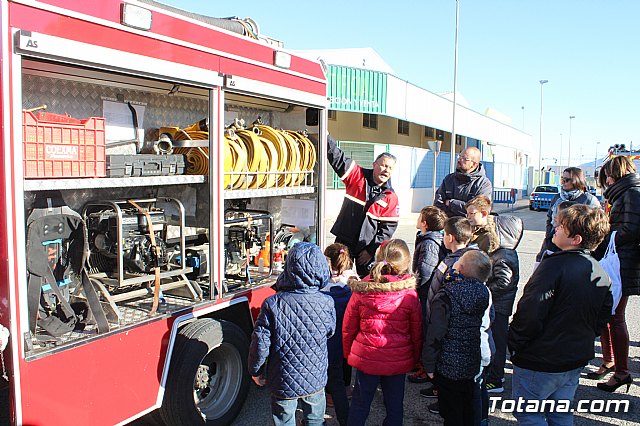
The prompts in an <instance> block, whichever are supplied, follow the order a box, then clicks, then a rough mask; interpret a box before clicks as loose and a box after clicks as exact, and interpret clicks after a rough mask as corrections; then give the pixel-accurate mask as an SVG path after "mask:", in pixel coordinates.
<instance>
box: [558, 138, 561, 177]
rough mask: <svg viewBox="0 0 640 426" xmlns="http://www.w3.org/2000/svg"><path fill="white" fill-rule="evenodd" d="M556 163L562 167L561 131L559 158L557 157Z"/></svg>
mask: <svg viewBox="0 0 640 426" xmlns="http://www.w3.org/2000/svg"><path fill="white" fill-rule="evenodd" d="M558 165H560V169H562V133H560V158H558Z"/></svg>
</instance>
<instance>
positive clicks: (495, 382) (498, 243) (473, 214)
mask: <svg viewBox="0 0 640 426" xmlns="http://www.w3.org/2000/svg"><path fill="white" fill-rule="evenodd" d="M465 208H466V209H467V217H468V218H469V222H471V224H472V225H473V227H474V228H473V237H472V238H471V242H473V243H476V244H477V245H478V248H479V249H480V250H482V251H484V252H485V253H487V254H488V255H489V258H491V261H492V262H493V267H492V270H491V275H490V276H489V280H488V281H487V286H488V287H489V290H490V291H491V296H492V299H493V306H494V308H495V318H494V321H493V323H492V324H491V335H492V337H493V341H494V343H495V353H494V354H493V360H492V361H491V364H490V365H489V367H488V368H487V375H486V388H487V392H489V393H501V392H503V391H504V387H503V385H502V382H503V379H504V365H505V362H506V359H507V331H508V330H509V317H510V316H511V313H512V311H513V304H514V302H515V299H516V293H517V291H518V283H519V281H520V262H519V259H518V252H517V251H516V248H517V247H518V244H519V243H520V240H521V239H522V235H523V233H524V226H523V223H522V219H520V218H519V217H516V216H510V215H500V216H499V215H495V214H491V200H490V199H489V198H488V197H486V196H484V195H479V196H477V197H475V198H473V199H471V200H469V201H468V202H467V204H466V205H465Z"/></svg>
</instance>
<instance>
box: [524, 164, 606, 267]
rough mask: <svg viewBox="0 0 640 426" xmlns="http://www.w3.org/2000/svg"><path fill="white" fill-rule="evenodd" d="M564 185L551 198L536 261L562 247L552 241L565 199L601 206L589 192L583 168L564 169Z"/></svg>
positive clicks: (575, 202)
mask: <svg viewBox="0 0 640 426" xmlns="http://www.w3.org/2000/svg"><path fill="white" fill-rule="evenodd" d="M560 180H561V182H562V186H561V188H560V193H559V194H558V195H556V196H555V197H553V198H552V199H551V206H550V207H549V211H548V212H547V228H546V232H545V235H544V240H543V241H542V247H540V251H539V252H538V255H537V256H536V262H540V260H542V256H544V254H545V252H546V251H547V250H549V251H552V252H556V251H559V250H560V249H559V248H558V247H556V245H555V244H553V242H552V241H551V239H552V238H553V234H554V231H555V229H556V226H555V223H554V221H555V218H556V216H557V214H558V207H559V206H560V204H562V203H563V202H564V201H569V202H571V203H573V204H585V205H587V206H589V207H600V202H599V201H598V199H597V198H596V197H595V196H593V195H592V194H590V193H589V191H588V190H587V180H586V179H585V177H584V173H583V172H582V169H581V168H579V167H567V168H566V169H564V170H563V171H562V177H561V178H560Z"/></svg>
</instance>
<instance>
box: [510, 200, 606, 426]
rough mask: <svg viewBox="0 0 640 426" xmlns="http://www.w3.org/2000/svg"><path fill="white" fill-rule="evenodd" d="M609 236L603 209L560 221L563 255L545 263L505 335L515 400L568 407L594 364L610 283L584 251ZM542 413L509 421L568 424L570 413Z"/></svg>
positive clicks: (577, 211) (581, 209)
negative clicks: (563, 403) (583, 375)
mask: <svg viewBox="0 0 640 426" xmlns="http://www.w3.org/2000/svg"><path fill="white" fill-rule="evenodd" d="M608 230H609V223H608V222H607V219H606V216H605V214H604V213H603V212H602V210H601V209H592V208H590V207H587V206H585V205H582V204H576V205H573V206H571V207H568V208H567V209H565V210H563V211H562V213H561V214H560V215H559V217H558V225H557V227H556V232H555V235H554V237H553V243H554V244H555V245H556V246H558V248H560V250H561V251H558V252H556V253H553V254H551V255H549V256H547V257H543V259H542V261H541V262H540V265H539V266H538V268H537V269H536V270H535V272H534V273H533V275H532V276H531V278H530V279H529V282H528V283H527V284H526V285H525V287H524V294H523V295H522V298H521V299H520V301H519V302H518V309H517V311H516V313H515V315H514V317H513V321H512V322H511V326H510V328H509V338H508V341H509V350H510V352H511V362H512V363H513V365H514V370H513V379H512V389H513V395H512V396H513V398H514V399H516V400H517V399H518V398H522V399H523V400H525V401H542V400H555V401H558V400H569V401H571V400H573V398H574V396H575V392H576V389H577V387H578V379H579V377H580V372H581V371H582V368H583V367H584V366H585V365H586V364H587V363H588V362H589V361H590V360H591V359H592V358H593V357H594V340H595V338H596V336H598V335H599V334H600V331H601V330H602V328H603V327H604V326H605V325H606V324H607V322H608V320H609V318H610V316H611V307H612V305H613V300H612V297H611V290H610V288H611V280H610V279H609V277H608V276H607V274H606V273H605V272H604V270H603V269H602V267H601V266H600V264H599V263H598V262H597V261H596V260H595V259H594V258H593V257H592V256H591V254H590V252H589V251H590V250H592V249H593V248H594V247H596V246H597V245H598V244H599V243H600V241H602V239H603V238H604V237H605V235H606V234H607V232H608ZM539 407H541V405H540V406H539ZM542 409H543V408H540V410H542ZM544 409H545V410H548V411H538V412H529V411H534V410H523V412H516V413H514V415H515V417H516V419H518V421H519V422H521V421H525V420H526V421H527V422H528V423H530V424H531V423H532V422H536V421H537V422H539V423H541V424H542V423H544V422H545V417H546V419H547V420H548V421H549V424H572V421H573V413H571V412H554V411H551V410H549V407H548V404H545V407H544ZM565 411H568V410H565Z"/></svg>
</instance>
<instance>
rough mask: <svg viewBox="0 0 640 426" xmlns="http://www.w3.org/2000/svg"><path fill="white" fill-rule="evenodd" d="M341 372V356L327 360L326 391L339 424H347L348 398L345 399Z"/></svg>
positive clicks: (345, 392)
mask: <svg viewBox="0 0 640 426" xmlns="http://www.w3.org/2000/svg"><path fill="white" fill-rule="evenodd" d="M343 373H344V370H343V366H342V358H340V361H335V362H329V370H328V376H329V377H328V380H327V392H328V393H330V394H331V398H333V408H334V409H335V410H336V418H337V419H338V423H339V424H340V426H344V425H346V424H347V417H348V416H349V400H348V399H347V389H346V388H345V383H344V374H343Z"/></svg>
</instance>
